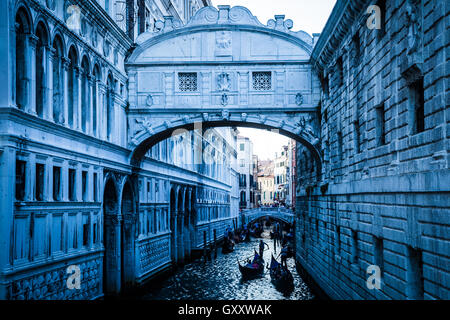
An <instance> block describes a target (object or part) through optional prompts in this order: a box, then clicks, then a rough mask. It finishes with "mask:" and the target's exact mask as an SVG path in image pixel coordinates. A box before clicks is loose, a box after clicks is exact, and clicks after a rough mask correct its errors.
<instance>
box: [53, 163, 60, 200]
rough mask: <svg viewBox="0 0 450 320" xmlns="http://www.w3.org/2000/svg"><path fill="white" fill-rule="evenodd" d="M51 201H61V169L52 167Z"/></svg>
mask: <svg viewBox="0 0 450 320" xmlns="http://www.w3.org/2000/svg"><path fill="white" fill-rule="evenodd" d="M53 200H54V201H59V200H61V167H56V166H54V167H53Z"/></svg>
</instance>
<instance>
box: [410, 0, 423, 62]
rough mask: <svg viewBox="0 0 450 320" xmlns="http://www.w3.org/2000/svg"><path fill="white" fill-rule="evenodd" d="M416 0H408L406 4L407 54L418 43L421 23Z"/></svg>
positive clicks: (413, 49)
mask: <svg viewBox="0 0 450 320" xmlns="http://www.w3.org/2000/svg"><path fill="white" fill-rule="evenodd" d="M416 2H417V1H416V0H408V1H407V4H406V23H407V25H408V54H411V53H413V52H415V51H416V50H417V49H418V47H419V43H420V38H421V37H420V34H421V31H422V30H421V29H422V28H421V24H420V19H419V17H420V9H419V7H418V5H417V3H416Z"/></svg>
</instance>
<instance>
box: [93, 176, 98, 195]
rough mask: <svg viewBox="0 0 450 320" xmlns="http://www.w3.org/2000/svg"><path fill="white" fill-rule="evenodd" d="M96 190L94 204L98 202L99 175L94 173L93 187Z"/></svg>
mask: <svg viewBox="0 0 450 320" xmlns="http://www.w3.org/2000/svg"><path fill="white" fill-rule="evenodd" d="M93 188H94V190H93V192H94V202H97V201H98V190H97V189H98V175H97V173H94V186H93Z"/></svg>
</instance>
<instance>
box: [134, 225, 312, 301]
mask: <svg viewBox="0 0 450 320" xmlns="http://www.w3.org/2000/svg"><path fill="white" fill-rule="evenodd" d="M262 236H263V237H264V238H263V240H264V241H265V242H266V243H267V244H268V245H269V249H266V250H265V251H264V261H265V265H266V266H267V263H270V259H271V254H272V253H274V243H273V240H271V239H270V237H269V234H268V230H266V231H265V232H264V233H263V235H262ZM258 243H259V239H253V238H252V240H251V242H247V243H239V244H237V245H236V246H235V250H234V252H232V253H229V254H222V249H221V248H218V249H217V258H215V259H214V254H213V255H212V257H211V261H207V262H205V261H204V260H203V259H197V260H195V261H193V262H191V263H190V264H188V265H186V266H184V267H181V268H179V269H178V270H177V271H176V272H175V273H174V274H172V275H170V276H169V277H167V278H165V279H162V280H158V281H153V282H152V283H151V284H150V285H149V286H147V288H146V291H145V293H144V294H143V295H142V296H141V297H140V298H141V299H144V300H184V299H185V300H309V299H313V298H314V295H313V294H312V292H311V290H310V289H309V288H308V287H307V285H306V284H305V283H304V282H303V280H302V278H301V277H300V275H299V274H298V273H297V270H296V268H295V262H294V259H288V267H289V270H290V271H291V272H292V275H293V277H294V285H295V288H294V290H293V291H292V292H290V293H281V292H279V291H278V290H277V289H276V288H275V287H274V285H273V284H272V283H271V280H270V274H269V270H267V268H265V270H264V275H263V276H262V277H260V278H257V279H252V280H246V281H243V280H242V277H241V273H240V272H239V268H238V264H237V260H238V259H239V260H242V259H245V258H248V257H253V253H254V249H257V248H258ZM279 253H280V248H279V247H278V246H277V251H276V253H274V256H275V257H276V256H277V255H278V254H279ZM278 260H280V259H278Z"/></svg>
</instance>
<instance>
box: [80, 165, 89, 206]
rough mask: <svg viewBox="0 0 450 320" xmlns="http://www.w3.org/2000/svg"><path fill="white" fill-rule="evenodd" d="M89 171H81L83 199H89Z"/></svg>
mask: <svg viewBox="0 0 450 320" xmlns="http://www.w3.org/2000/svg"><path fill="white" fill-rule="evenodd" d="M87 175H88V172H87V171H83V172H81V193H82V195H83V201H87Z"/></svg>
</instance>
